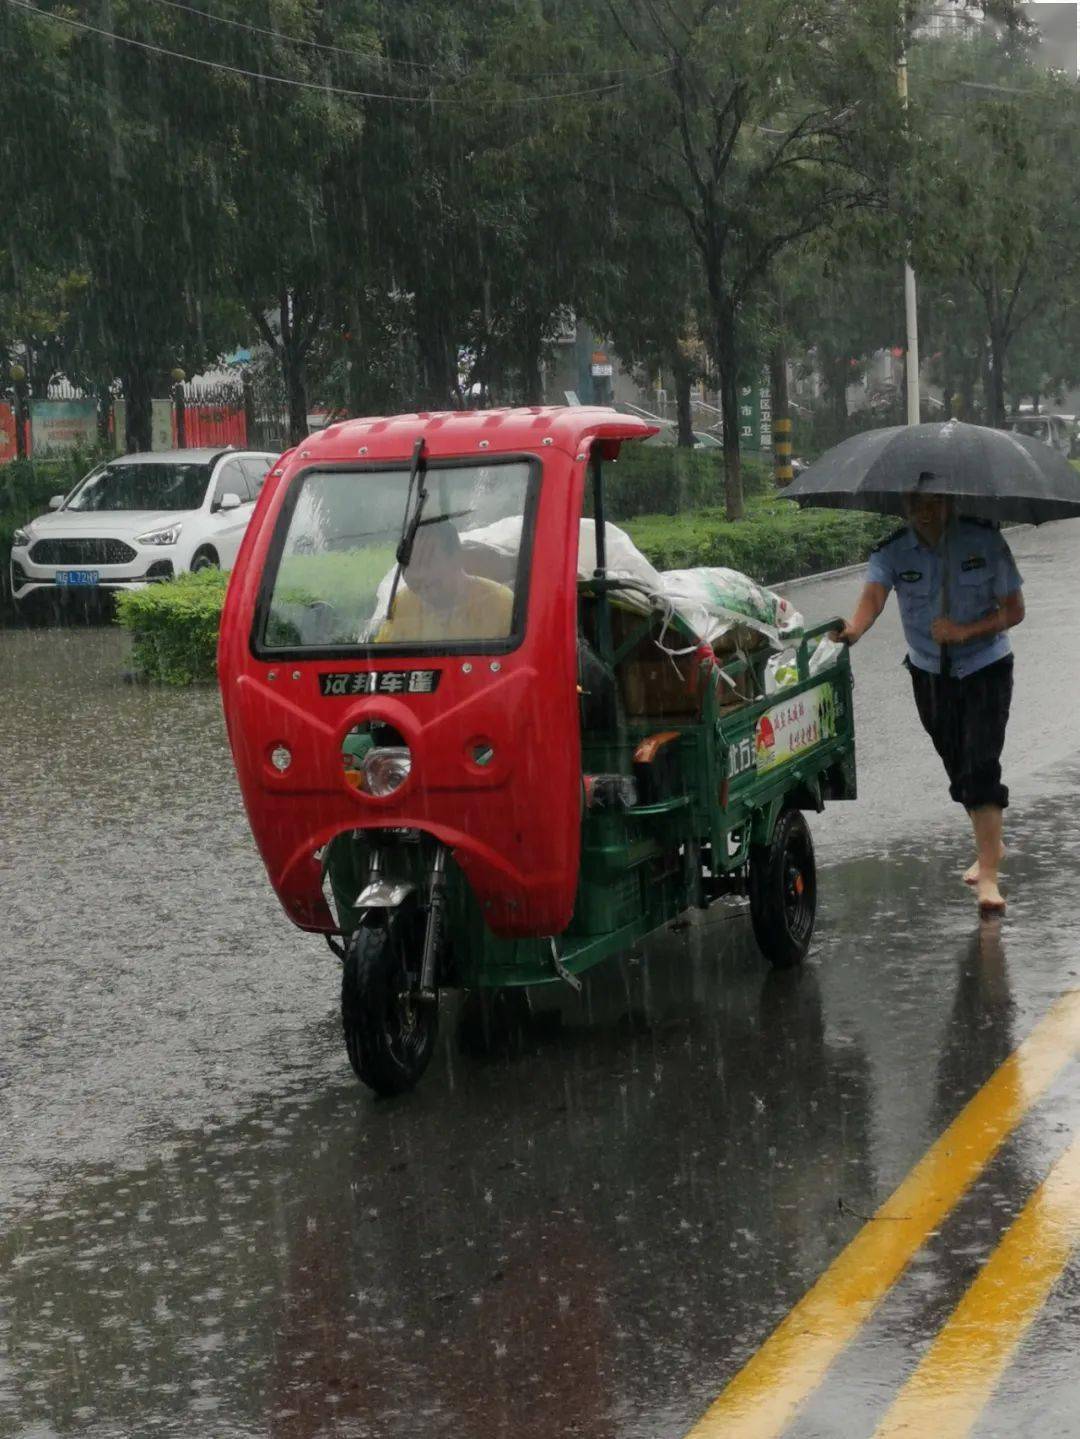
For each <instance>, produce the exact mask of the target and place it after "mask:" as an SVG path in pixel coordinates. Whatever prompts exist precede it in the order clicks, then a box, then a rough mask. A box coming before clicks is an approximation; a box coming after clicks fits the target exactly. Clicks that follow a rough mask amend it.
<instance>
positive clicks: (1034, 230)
mask: <svg viewBox="0 0 1080 1439" xmlns="http://www.w3.org/2000/svg"><path fill="white" fill-rule="evenodd" d="M920 59H921V63H920V66H919V72H918V78H919V88H920V91H921V92H922V96H923V98H922V99H921V100H920V101H919V102H918V103H917V104H916V105H915V106H913V147H914V151H915V163H914V168H913V174H914V177H915V178H914V180H913V183H912V193H913V209H914V214H915V224H914V229H913V239H914V246H915V253H916V266H917V268H918V269H919V271H920V273H921V274H923V275H924V276H925V277H926V278H927V280H928V281H929V283H930V285H931V286H937V287H939V288H940V289H941V290H942V291H943V292H945V293H948V292H949V291H950V290H951V291H953V292H954V293H955V287H956V286H957V285H958V284H960V285H962V286H964V287H966V288H969V289H970V291H971V292H972V296H973V298H974V300H975V302H976V305H977V311H978V314H979V319H980V328H981V331H982V336H983V338H984V341H985V350H984V354H985V361H986V363H985V371H984V385H985V390H986V412H987V421H988V423H991V424H994V425H1002V424H1004V421H1005V415H1006V410H1007V404H1006V397H1007V393H1008V389H1009V380H1008V372H1009V365H1010V359H1011V356H1012V354H1013V353H1014V351H1015V347H1016V345H1017V342H1018V341H1019V340H1021V339H1022V338H1023V337H1024V336H1026V335H1028V334H1029V333H1031V332H1033V330H1035V329H1036V328H1037V327H1039V326H1045V325H1046V324H1048V323H1049V321H1050V318H1051V317H1052V316H1053V315H1054V314H1055V312H1059V311H1060V309H1061V304H1062V301H1063V299H1064V298H1065V297H1067V296H1068V295H1069V294H1070V293H1071V291H1072V290H1073V288H1075V284H1076V280H1077V277H1078V273H1080V244H1078V240H1077V237H1078V234H1080V182H1078V179H1077V176H1076V168H1075V162H1074V159H1073V149H1074V138H1075V135H1076V131H1077V125H1078V123H1080V104H1078V100H1077V96H1076V90H1075V86H1074V85H1073V84H1072V83H1071V82H1069V81H1066V80H1065V79H1064V78H1063V77H1060V76H1055V75H1050V74H1045V73H1043V72H1042V71H1040V70H1038V69H1036V68H1035V66H1033V65H1032V64H1031V63H1030V62H1029V61H1028V60H1027V58H1026V56H1025V54H1024V53H1023V48H1022V47H1020V48H1018V47H1017V46H1016V45H1015V44H1013V43H1012V42H1011V41H1010V40H1008V39H1006V40H1005V41H1000V40H994V39H991V38H989V37H980V38H979V39H978V40H977V41H968V42H965V43H961V44H950V45H942V44H938V45H937V46H935V47H933V48H931V47H926V49H925V52H924V54H923V55H922V56H921V57H920ZM965 309H966V307H965V306H956V305H954V309H953V315H954V317H956V318H958V319H959V317H960V316H961V315H962V314H963V313H965ZM970 348H971V347H970V346H968V347H967V349H968V352H970ZM1029 364H1030V361H1029ZM1046 368H1047V371H1048V372H1049V371H1050V370H1052V368H1053V366H1052V365H1051V364H1047V366H1046Z"/></svg>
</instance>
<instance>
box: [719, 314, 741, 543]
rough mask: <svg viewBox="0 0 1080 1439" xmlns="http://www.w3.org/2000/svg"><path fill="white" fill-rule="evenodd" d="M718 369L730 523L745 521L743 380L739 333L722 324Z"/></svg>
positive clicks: (725, 484)
mask: <svg viewBox="0 0 1080 1439" xmlns="http://www.w3.org/2000/svg"><path fill="white" fill-rule="evenodd" d="M715 348H716V355H715V359H716V369H717V374H718V376H719V380H720V413H721V414H722V416H723V438H724V509H725V512H726V514H727V518H728V519H729V520H741V519H742V517H743V491H742V457H741V455H740V452H739V377H738V367H737V362H736V357H735V333H734V327H733V325H732V324H730V323H724V322H723V321H721V322H720V323H719V324H718V325H717V326H716V332H715Z"/></svg>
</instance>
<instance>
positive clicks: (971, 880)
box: [964, 845, 1005, 888]
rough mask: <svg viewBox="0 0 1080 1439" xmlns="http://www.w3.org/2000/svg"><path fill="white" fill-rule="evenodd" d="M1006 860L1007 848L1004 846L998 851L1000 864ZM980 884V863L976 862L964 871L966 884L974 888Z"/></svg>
mask: <svg viewBox="0 0 1080 1439" xmlns="http://www.w3.org/2000/svg"><path fill="white" fill-rule="evenodd" d="M1004 858H1005V846H1004V845H1002V846H1001V848H1000V850H998V864H1000V863H1001V861H1002V860H1003V859H1004ZM978 882H979V861H978V860H976V861H975V863H974V864H973V865H972V866H971V868H970V869H966V870H965V871H964V883H965V884H970V885H971V886H972V887H973V888H974V886H975V885H977V884H978Z"/></svg>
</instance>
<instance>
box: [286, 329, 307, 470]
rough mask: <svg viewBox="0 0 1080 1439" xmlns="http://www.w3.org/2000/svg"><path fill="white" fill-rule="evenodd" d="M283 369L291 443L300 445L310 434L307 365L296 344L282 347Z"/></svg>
mask: <svg viewBox="0 0 1080 1439" xmlns="http://www.w3.org/2000/svg"><path fill="white" fill-rule="evenodd" d="M281 370H282V376H283V378H284V380H285V396H286V401H287V404H288V407H289V444H290V445H298V444H299V443H300V441H301V440H306V439H307V434H308V422H307V417H308V395H307V372H306V371H307V367H306V365H305V363H304V356H303V355H302V354H300V353H299V351H298V350H297V348H296V347H295V346H288V347H287V348H286V347H282V351H281Z"/></svg>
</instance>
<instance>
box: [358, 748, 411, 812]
mask: <svg viewBox="0 0 1080 1439" xmlns="http://www.w3.org/2000/svg"><path fill="white" fill-rule="evenodd" d="M363 768H364V790H365V791H366V792H367V793H368V794H373V795H375V796H376V797H377V798H379V799H385V798H386V796H387V795H390V794H393V793H394V791H395V790H398V789H400V788H401V786H402V785H403V784H404V783H405V781H406V780H407V779H408V778H409V773H410V771H411V770H412V755H411V753H410V752H409V750H408V748H407V747H406V746H405V745H400V746H398V745H394V746H393V747H391V746H388V745H381V746H379V747H378V748H376V749H371V750H368V752H367V754H366V755H365V756H364V760H363Z"/></svg>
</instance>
